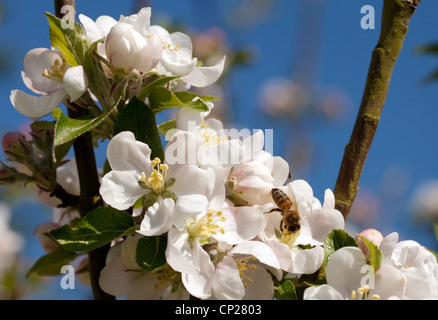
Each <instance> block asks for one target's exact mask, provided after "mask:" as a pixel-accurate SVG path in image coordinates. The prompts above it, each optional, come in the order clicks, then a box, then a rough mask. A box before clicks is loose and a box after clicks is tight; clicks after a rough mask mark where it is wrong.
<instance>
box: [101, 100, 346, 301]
mask: <svg viewBox="0 0 438 320" xmlns="http://www.w3.org/2000/svg"><path fill="white" fill-rule="evenodd" d="M204 116H205V114H200V113H199V112H196V113H195V112H192V111H187V110H185V109H181V110H180V111H179V112H178V114H177V117H176V120H177V124H178V128H177V129H175V130H174V131H173V132H172V133H171V134H169V135H168V137H169V136H170V137H169V138H170V140H169V142H168V143H167V145H166V148H165V160H164V161H163V163H162V162H161V160H160V159H159V158H156V159H153V160H151V159H150V155H151V150H150V148H149V147H148V145H147V144H144V143H141V142H139V141H136V140H135V137H134V135H133V134H132V133H131V132H121V133H119V134H118V135H116V136H115V137H113V139H112V140H111V141H110V143H109V145H108V149H107V156H108V161H109V163H110V166H111V168H112V169H113V170H112V171H110V172H109V173H107V174H106V175H105V176H104V177H103V178H102V185H101V188H100V193H101V195H102V197H103V200H104V201H105V202H106V203H107V204H108V205H110V206H112V207H114V208H117V209H119V210H126V209H128V208H131V207H134V209H133V215H134V216H137V217H139V219H140V220H139V221H141V222H140V226H139V230H137V232H136V234H133V235H131V236H129V237H128V238H126V239H125V240H124V241H123V242H119V243H117V244H116V245H115V246H114V247H112V249H111V251H110V256H111V257H112V259H111V260H110V261H108V264H107V266H106V267H105V268H104V269H103V272H102V274H101V278H100V284H101V286H102V288H103V289H104V290H105V291H107V292H109V293H111V294H114V295H118V296H121V295H125V294H127V296H128V298H160V297H164V298H174V297H188V296H189V294H190V295H192V296H195V297H197V298H200V299H208V298H216V299H243V298H244V299H272V298H273V297H274V281H275V279H277V281H280V280H282V279H283V276H284V275H283V273H284V272H288V273H294V274H312V273H314V272H316V271H317V270H318V269H319V268H320V266H321V264H322V262H323V259H324V250H323V248H322V244H323V241H324V239H325V237H326V236H327V234H328V233H329V231H330V230H331V229H342V228H343V227H344V219H343V217H342V215H341V213H340V212H339V211H337V210H335V209H334V196H333V193H332V192H331V191H330V190H327V191H326V195H325V199H324V204H323V205H321V203H320V202H319V201H318V200H317V199H316V198H315V197H314V196H313V192H312V188H311V187H310V186H309V184H308V183H307V182H305V181H304V180H295V181H292V182H290V183H288V184H285V182H286V180H287V178H288V175H289V166H288V164H287V163H286V161H284V160H283V159H282V158H281V157H273V156H272V155H271V154H270V153H268V152H266V151H264V150H263V145H264V136H263V132H262V131H258V132H257V133H256V134H254V135H252V136H249V137H246V138H245V139H243V140H240V139H230V138H228V137H227V136H226V135H225V134H224V130H223V129H222V128H221V123H220V122H219V121H218V120H216V119H204ZM190 123H191V124H192V125H190ZM188 127H192V129H193V130H188V129H189V128H188ZM192 155H194V156H192ZM181 160H182V161H181ZM224 160H225V161H224ZM192 161H193V162H192ZM273 188H280V189H282V190H283V191H284V192H285V193H286V194H288V195H290V196H291V197H292V194H293V195H294V197H295V199H296V201H297V207H298V212H299V214H300V216H301V229H300V231H299V232H298V233H296V234H294V235H293V236H292V234H287V232H282V231H281V230H280V225H281V221H282V214H281V213H280V212H272V213H266V212H267V210H269V209H272V208H273V207H276V206H277V205H276V204H275V202H274V201H273V199H272V197H271V190H272V189H273ZM139 199H140V201H139ZM160 235H166V236H167V247H166V250H165V257H166V264H165V265H163V266H162V267H160V268H159V269H157V270H153V271H152V272H139V271H141V268H140V267H139V266H138V265H137V264H136V262H135V259H133V258H132V257H133V256H135V252H136V241H138V239H139V238H140V237H142V236H160ZM304 248H306V249H304ZM113 252H114V254H113ZM129 257H131V258H129ZM126 270H130V271H132V272H126ZM116 277H117V279H118V281H114V278H116Z"/></svg>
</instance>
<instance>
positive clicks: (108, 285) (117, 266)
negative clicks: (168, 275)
mask: <svg viewBox="0 0 438 320" xmlns="http://www.w3.org/2000/svg"><path fill="white" fill-rule="evenodd" d="M126 269H127V268H126V266H125V265H124V264H123V262H122V259H120V258H115V259H113V260H111V262H110V263H108V264H107V265H106V266H105V267H104V268H103V269H102V271H101V272H100V277H99V285H100V287H101V288H102V290H103V291H105V292H106V293H108V294H111V295H114V296H118V297H120V296H123V295H125V294H126V293H127V292H128V291H129V289H130V288H131V286H132V284H133V283H135V282H136V281H137V280H138V279H139V278H141V277H142V275H143V272H137V271H126Z"/></svg>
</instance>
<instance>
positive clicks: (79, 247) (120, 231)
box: [49, 207, 135, 252]
mask: <svg viewBox="0 0 438 320" xmlns="http://www.w3.org/2000/svg"><path fill="white" fill-rule="evenodd" d="M134 229H135V224H134V220H133V219H132V217H131V215H129V214H128V213H126V212H125V211H120V210H116V209H114V208H111V207H99V208H96V209H94V210H92V211H90V212H89V213H88V214H87V215H86V216H85V217H84V218H82V219H81V220H80V221H79V223H78V224H77V225H76V226H74V227H70V226H68V225H65V226H62V227H61V228H58V229H55V230H50V231H49V234H50V235H51V236H52V238H53V239H54V240H55V241H56V242H58V243H59V244H60V245H61V246H62V247H63V248H64V249H65V250H68V251H71V252H87V251H90V250H93V249H96V248H99V247H101V246H103V245H105V244H107V243H109V242H111V241H112V240H114V239H117V238H119V237H121V236H123V235H128V234H131V233H132V232H134Z"/></svg>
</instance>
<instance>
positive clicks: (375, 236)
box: [356, 229, 383, 258]
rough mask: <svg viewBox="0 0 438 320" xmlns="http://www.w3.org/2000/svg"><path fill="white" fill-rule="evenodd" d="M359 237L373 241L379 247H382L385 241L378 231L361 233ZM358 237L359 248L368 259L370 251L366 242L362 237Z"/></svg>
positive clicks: (370, 230)
mask: <svg viewBox="0 0 438 320" xmlns="http://www.w3.org/2000/svg"><path fill="white" fill-rule="evenodd" d="M359 236H362V237H364V238H365V239H367V240H369V241H371V242H372V243H374V244H375V245H376V246H377V247H379V246H380V244H381V243H382V240H383V236H382V234H381V233H380V232H379V231H377V230H376V229H366V230H363V231H362V232H360V233H359ZM359 236H356V241H357V244H358V245H359V248H360V249H361V250H362V252H363V254H364V255H365V256H366V257H367V258H368V255H369V249H368V247H367V245H366V244H365V242H364V241H363V240H362V238H361V237H359Z"/></svg>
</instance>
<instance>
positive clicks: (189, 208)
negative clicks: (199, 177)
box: [172, 194, 208, 230]
mask: <svg viewBox="0 0 438 320" xmlns="http://www.w3.org/2000/svg"><path fill="white" fill-rule="evenodd" d="M207 206H208V200H207V198H206V197H205V196H203V195H200V194H189V195H180V196H178V198H177V199H176V204H175V211H174V214H173V217H172V223H173V225H174V226H175V227H176V228H177V229H179V230H182V229H184V228H185V220H186V219H187V218H189V217H195V216H197V215H198V214H200V213H203V212H207Z"/></svg>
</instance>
